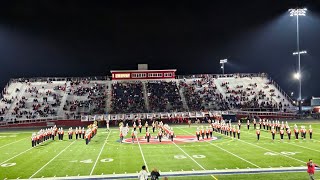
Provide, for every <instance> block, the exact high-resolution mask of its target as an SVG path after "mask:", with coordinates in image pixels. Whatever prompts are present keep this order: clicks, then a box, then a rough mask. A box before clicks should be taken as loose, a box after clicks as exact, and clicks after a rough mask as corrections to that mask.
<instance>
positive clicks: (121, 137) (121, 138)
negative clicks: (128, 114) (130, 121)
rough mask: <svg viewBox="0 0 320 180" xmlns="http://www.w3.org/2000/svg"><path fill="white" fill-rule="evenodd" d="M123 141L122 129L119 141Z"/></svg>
mask: <svg viewBox="0 0 320 180" xmlns="http://www.w3.org/2000/svg"><path fill="white" fill-rule="evenodd" d="M122 141H123V134H122V131H120V143H122Z"/></svg>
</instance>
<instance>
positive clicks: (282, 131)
mask: <svg viewBox="0 0 320 180" xmlns="http://www.w3.org/2000/svg"><path fill="white" fill-rule="evenodd" d="M283 134H284V130H283V128H281V129H280V139H281V141H282V140H283Z"/></svg>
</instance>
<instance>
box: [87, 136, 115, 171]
mask: <svg viewBox="0 0 320 180" xmlns="http://www.w3.org/2000/svg"><path fill="white" fill-rule="evenodd" d="M111 131H112V130H110V132H109V134H108V136H107V138H106V140H105V141H104V143H103V146H102V148H101V150H100V153H99V155H98V157H97V159H96V162H95V163H94V165H93V167H92V170H91V172H90V176H91V175H92V173H93V170H94V168H95V167H96V165H97V162H98V160H99V158H100V156H101V153H102V150H103V148H104V146H105V145H106V143H107V141H108V138H109V136H110V134H111Z"/></svg>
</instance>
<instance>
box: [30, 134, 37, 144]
mask: <svg viewBox="0 0 320 180" xmlns="http://www.w3.org/2000/svg"><path fill="white" fill-rule="evenodd" d="M36 141H37V135H36V133H35V132H34V133H32V135H31V145H32V147H34V146H36V145H37V143H36Z"/></svg>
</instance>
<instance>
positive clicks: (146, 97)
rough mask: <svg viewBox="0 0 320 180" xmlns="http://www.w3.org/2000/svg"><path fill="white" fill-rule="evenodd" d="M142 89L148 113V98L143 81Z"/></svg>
mask: <svg viewBox="0 0 320 180" xmlns="http://www.w3.org/2000/svg"><path fill="white" fill-rule="evenodd" d="M142 88H143V96H144V104H145V106H146V109H147V111H148V112H150V105H149V96H148V92H147V86H146V82H145V81H142Z"/></svg>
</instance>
